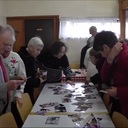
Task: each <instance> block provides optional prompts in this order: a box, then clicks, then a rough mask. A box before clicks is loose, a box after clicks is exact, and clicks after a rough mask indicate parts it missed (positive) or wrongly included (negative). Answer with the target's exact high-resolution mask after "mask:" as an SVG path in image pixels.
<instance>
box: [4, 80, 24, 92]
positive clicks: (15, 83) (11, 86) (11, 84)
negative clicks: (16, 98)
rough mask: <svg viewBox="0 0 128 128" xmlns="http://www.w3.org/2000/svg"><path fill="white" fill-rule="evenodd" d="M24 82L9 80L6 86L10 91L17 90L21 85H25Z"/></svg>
mask: <svg viewBox="0 0 128 128" xmlns="http://www.w3.org/2000/svg"><path fill="white" fill-rule="evenodd" d="M24 82H25V81H24V80H9V81H7V82H6V86H7V89H8V90H10V91H11V90H15V89H16V88H17V87H18V86H19V85H21V84H23V83H24Z"/></svg>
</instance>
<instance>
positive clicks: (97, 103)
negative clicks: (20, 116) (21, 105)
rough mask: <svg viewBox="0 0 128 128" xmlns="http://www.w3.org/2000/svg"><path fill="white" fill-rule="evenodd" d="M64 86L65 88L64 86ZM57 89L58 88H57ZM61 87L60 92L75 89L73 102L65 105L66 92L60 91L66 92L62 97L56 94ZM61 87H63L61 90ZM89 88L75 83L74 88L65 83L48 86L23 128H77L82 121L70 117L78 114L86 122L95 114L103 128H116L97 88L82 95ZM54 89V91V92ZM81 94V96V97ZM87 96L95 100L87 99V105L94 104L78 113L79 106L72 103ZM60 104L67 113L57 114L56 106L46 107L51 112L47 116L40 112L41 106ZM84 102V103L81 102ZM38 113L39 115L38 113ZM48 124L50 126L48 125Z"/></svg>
mask: <svg viewBox="0 0 128 128" xmlns="http://www.w3.org/2000/svg"><path fill="white" fill-rule="evenodd" d="M62 84H63V86H62ZM55 87H56V88H55ZM58 87H59V90H61V89H62V90H63V89H65V88H66V89H67V90H68V89H69V90H72V91H73V89H74V88H75V92H72V94H75V95H73V96H72V97H71V102H67V103H63V102H62V99H63V98H64V96H65V95H66V94H67V93H66V92H65V91H62V90H61V91H59V92H64V93H62V94H60V95H57V94H54V91H55V90H56V89H57V88H58ZM60 87H62V88H61V89H60ZM83 87H84V88H87V87H88V86H86V85H85V84H84V83H75V85H74V86H73V87H72V86H71V85H69V84H65V83H54V84H46V85H45V86H44V88H43V90H42V91H41V93H40V95H39V97H38V99H37V101H36V103H35V105H34V107H33V109H32V111H31V113H30V114H29V116H28V117H27V119H26V121H25V123H24V125H23V128H26V127H42V128H43V127H49V128H51V127H56V128H57V127H58V128H60V127H75V126H76V125H77V123H80V124H81V123H82V124H83V122H82V121H78V122H73V121H72V119H71V118H70V117H69V116H68V115H72V114H78V115H80V116H81V117H82V118H84V119H85V120H86V118H87V117H88V116H90V114H91V113H93V114H94V116H95V117H98V118H101V119H102V120H101V121H100V125H101V126H102V127H105V126H107V127H108V126H110V127H111V128H114V125H113V123H112V121H111V119H110V117H109V115H108V111H107V109H106V107H105V106H104V104H103V101H102V99H101V98H100V96H99V94H98V91H97V90H96V88H94V87H93V86H91V87H92V91H91V92H89V91H88V92H86V94H81V92H83V91H84V88H83ZM53 88H54V91H53ZM80 94H81V96H79V95H80ZM87 95H93V96H94V97H95V98H94V99H86V100H85V101H84V102H85V103H87V105H88V103H92V104H89V106H90V107H88V108H87V110H84V111H76V109H77V108H78V106H77V105H73V104H72V103H76V102H77V101H76V97H77V98H78V97H86V96H87ZM78 99H79V98H78ZM50 102H51V103H58V104H63V105H64V106H65V107H66V112H55V106H49V107H46V108H48V109H49V111H48V112H47V113H46V114H45V115H42V113H40V115H39V112H40V110H41V108H42V107H41V106H40V105H43V104H45V103H50ZM81 102H82V101H81ZM37 112H38V113H37ZM46 123H48V124H46Z"/></svg>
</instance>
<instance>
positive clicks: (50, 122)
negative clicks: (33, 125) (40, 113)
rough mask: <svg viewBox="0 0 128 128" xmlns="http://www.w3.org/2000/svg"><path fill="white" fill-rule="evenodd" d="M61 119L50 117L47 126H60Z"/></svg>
mask: <svg viewBox="0 0 128 128" xmlns="http://www.w3.org/2000/svg"><path fill="white" fill-rule="evenodd" d="M59 119H60V117H48V118H47V120H46V122H45V124H55V125H58V122H59Z"/></svg>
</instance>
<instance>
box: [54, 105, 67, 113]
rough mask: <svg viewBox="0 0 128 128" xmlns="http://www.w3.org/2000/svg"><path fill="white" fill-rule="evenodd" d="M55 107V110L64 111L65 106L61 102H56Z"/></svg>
mask: <svg viewBox="0 0 128 128" xmlns="http://www.w3.org/2000/svg"><path fill="white" fill-rule="evenodd" d="M54 107H55V112H66V107H65V106H64V105H63V104H58V105H56V106H54Z"/></svg>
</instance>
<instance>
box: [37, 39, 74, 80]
mask: <svg viewBox="0 0 128 128" xmlns="http://www.w3.org/2000/svg"><path fill="white" fill-rule="evenodd" d="M66 51H67V47H66V45H65V43H63V42H61V41H57V42H54V43H53V44H52V45H51V47H50V49H48V50H47V51H46V52H44V53H43V54H41V55H40V56H39V61H40V62H41V63H42V66H43V67H44V68H45V69H46V70H47V71H48V74H47V81H46V82H61V78H62V71H63V73H64V74H65V75H66V79H67V80H69V81H70V80H71V76H74V75H75V74H74V73H73V72H72V70H71V68H70V67H69V61H68V57H67V56H66V54H65V53H66Z"/></svg>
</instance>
